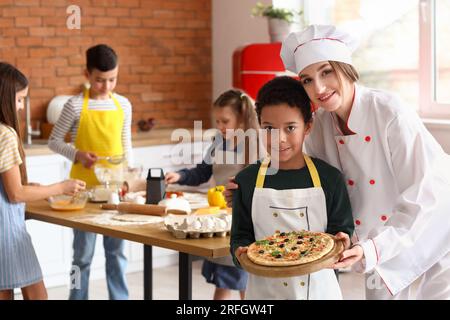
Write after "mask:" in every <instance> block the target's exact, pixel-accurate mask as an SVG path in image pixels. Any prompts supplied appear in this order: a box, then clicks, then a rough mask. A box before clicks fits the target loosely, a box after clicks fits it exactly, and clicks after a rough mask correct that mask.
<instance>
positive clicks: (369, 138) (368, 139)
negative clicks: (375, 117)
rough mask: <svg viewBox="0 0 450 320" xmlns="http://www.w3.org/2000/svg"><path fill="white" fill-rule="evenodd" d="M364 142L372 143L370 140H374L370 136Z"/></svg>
mask: <svg viewBox="0 0 450 320" xmlns="http://www.w3.org/2000/svg"><path fill="white" fill-rule="evenodd" d="M364 140H366V142H370V140H372V138H371V137H370V136H366V137H365V138H364Z"/></svg>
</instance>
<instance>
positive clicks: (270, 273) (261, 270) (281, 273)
mask: <svg viewBox="0 0 450 320" xmlns="http://www.w3.org/2000/svg"><path fill="white" fill-rule="evenodd" d="M342 251H344V243H343V241H341V240H336V241H335V244H334V247H333V249H332V250H331V251H330V252H329V253H328V254H327V255H325V256H323V257H322V258H320V259H319V260H316V261H312V262H308V263H304V264H300V265H297V266H287V267H269V266H263V265H260V264H256V263H254V262H253V261H251V260H250V259H249V258H248V256H247V254H246V253H242V254H241V255H240V257H239V258H238V260H239V263H240V264H241V266H242V268H243V269H244V270H246V271H247V272H250V273H253V274H256V275H258V276H263V277H269V278H286V277H294V276H301V275H305V274H309V273H313V272H316V271H319V270H321V269H324V268H329V267H331V265H333V263H335V262H336V261H338V260H339V256H340V254H341V253H342Z"/></svg>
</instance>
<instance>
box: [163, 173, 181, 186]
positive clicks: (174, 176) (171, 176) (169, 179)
mask: <svg viewBox="0 0 450 320" xmlns="http://www.w3.org/2000/svg"><path fill="white" fill-rule="evenodd" d="M180 178H181V175H180V174H179V173H177V172H167V173H166V176H165V177H164V181H165V182H166V184H172V183H177V182H178V180H180Z"/></svg>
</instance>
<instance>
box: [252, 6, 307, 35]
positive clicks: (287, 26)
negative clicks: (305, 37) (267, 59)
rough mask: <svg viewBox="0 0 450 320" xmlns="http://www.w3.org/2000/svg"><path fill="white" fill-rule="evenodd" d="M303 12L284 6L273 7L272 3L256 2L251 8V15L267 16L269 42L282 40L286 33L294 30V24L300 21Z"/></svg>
mask: <svg viewBox="0 0 450 320" xmlns="http://www.w3.org/2000/svg"><path fill="white" fill-rule="evenodd" d="M302 14H303V12H302V11H301V10H299V11H296V10H290V9H285V8H274V6H273V5H271V4H270V5H264V4H263V3H261V2H257V3H256V6H255V7H254V8H253V9H252V16H253V17H267V18H268V22H269V35H270V41H271V42H282V41H283V40H284V39H285V38H286V37H287V35H288V34H289V33H290V32H292V31H294V30H293V27H294V26H295V24H297V27H299V26H298V24H299V23H300V19H298V18H300V17H301V16H302Z"/></svg>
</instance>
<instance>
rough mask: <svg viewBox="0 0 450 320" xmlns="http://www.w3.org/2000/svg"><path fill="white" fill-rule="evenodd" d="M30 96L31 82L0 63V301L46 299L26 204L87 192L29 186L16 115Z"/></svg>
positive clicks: (69, 183) (66, 185)
mask: <svg viewBox="0 0 450 320" xmlns="http://www.w3.org/2000/svg"><path fill="white" fill-rule="evenodd" d="M27 95H28V80H27V78H26V77H25V76H24V75H23V74H22V73H21V72H20V71H19V70H17V69H16V68H15V67H13V66H12V65H10V64H7V63H2V62H0V300H10V299H13V298H14V293H13V290H14V288H21V289H22V295H23V298H24V299H47V291H46V289H45V286H44V282H43V279H42V272H41V268H40V266H39V262H38V260H37V257H36V253H35V252H34V249H33V245H32V243H31V238H30V235H29V234H28V232H27V230H26V226H25V203H24V202H26V201H35V200H41V199H45V198H48V197H50V196H54V195H58V194H63V193H64V194H69V195H72V194H75V193H76V192H78V191H81V190H83V189H84V188H85V183H84V182H83V181H80V180H66V181H64V182H60V183H55V184H52V185H48V186H40V185H35V184H34V185H33V184H28V183H27V173H26V167H25V155H24V151H23V147H22V143H21V139H20V130H19V122H18V115H17V112H18V110H20V109H23V106H24V101H25V99H26V98H27Z"/></svg>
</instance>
